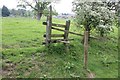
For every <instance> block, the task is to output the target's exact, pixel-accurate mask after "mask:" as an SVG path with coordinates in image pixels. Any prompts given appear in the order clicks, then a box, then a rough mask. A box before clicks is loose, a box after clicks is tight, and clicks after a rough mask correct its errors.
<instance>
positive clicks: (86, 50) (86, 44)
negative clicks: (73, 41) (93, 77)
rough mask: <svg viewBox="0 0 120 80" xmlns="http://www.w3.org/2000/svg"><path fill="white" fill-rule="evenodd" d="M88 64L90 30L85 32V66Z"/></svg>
mask: <svg viewBox="0 0 120 80" xmlns="http://www.w3.org/2000/svg"><path fill="white" fill-rule="evenodd" d="M87 65H88V31H85V33H84V68H85V69H87Z"/></svg>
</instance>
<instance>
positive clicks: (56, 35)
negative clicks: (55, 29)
mask: <svg viewBox="0 0 120 80" xmlns="http://www.w3.org/2000/svg"><path fill="white" fill-rule="evenodd" d="M44 37H46V34H44ZM51 37H64V34H51Z"/></svg>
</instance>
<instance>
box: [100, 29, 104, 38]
mask: <svg viewBox="0 0 120 80" xmlns="http://www.w3.org/2000/svg"><path fill="white" fill-rule="evenodd" d="M100 36H101V37H104V30H103V29H101V30H100Z"/></svg>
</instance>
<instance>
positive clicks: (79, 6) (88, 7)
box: [73, 0, 115, 36]
mask: <svg viewBox="0 0 120 80" xmlns="http://www.w3.org/2000/svg"><path fill="white" fill-rule="evenodd" d="M109 8H110V6H108V2H103V1H101V0H99V2H83V1H82V0H74V2H73V11H74V12H75V13H76V19H75V22H76V25H77V26H78V27H81V25H83V26H84V29H85V30H86V31H88V32H89V36H90V31H91V30H92V29H97V30H99V31H100V35H101V36H104V33H105V31H110V30H112V22H113V20H114V16H115V11H114V10H110V9H109Z"/></svg>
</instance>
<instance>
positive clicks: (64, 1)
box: [0, 0, 73, 13]
mask: <svg viewBox="0 0 120 80" xmlns="http://www.w3.org/2000/svg"><path fill="white" fill-rule="evenodd" d="M28 1H31V0H28ZM72 1H73V0H60V2H59V3H57V4H55V5H53V6H54V7H55V9H56V11H57V12H58V13H72ZM17 3H18V0H0V8H2V6H3V5H5V6H6V7H8V8H9V9H12V8H17V7H16V6H17Z"/></svg>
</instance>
